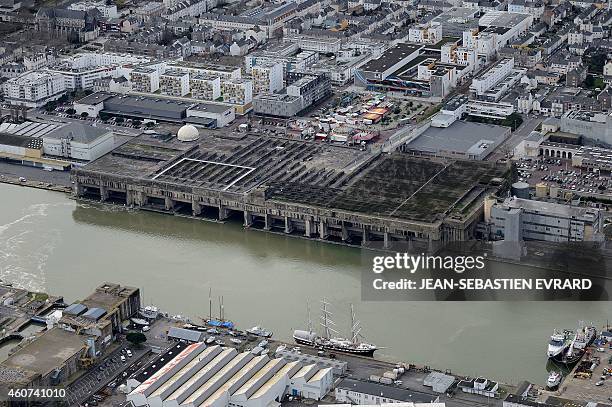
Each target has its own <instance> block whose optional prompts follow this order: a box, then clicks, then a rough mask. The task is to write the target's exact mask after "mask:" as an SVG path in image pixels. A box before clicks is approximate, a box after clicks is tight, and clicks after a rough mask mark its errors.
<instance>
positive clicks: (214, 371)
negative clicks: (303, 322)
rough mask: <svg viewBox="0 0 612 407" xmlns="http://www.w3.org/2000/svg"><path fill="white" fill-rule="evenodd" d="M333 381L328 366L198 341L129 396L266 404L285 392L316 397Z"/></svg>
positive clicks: (155, 401)
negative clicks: (240, 350)
mask: <svg viewBox="0 0 612 407" xmlns="http://www.w3.org/2000/svg"><path fill="white" fill-rule="evenodd" d="M331 386H332V370H331V368H319V367H317V366H316V365H314V364H312V365H303V364H302V363H300V362H298V361H294V362H287V361H285V360H284V359H282V358H277V359H270V358H269V357H268V356H267V355H261V356H255V355H253V354H252V353H251V352H243V353H238V351H236V349H234V348H224V347H221V346H211V347H207V346H206V345H205V344H204V343H201V342H199V343H194V344H191V345H189V346H187V347H186V348H185V349H184V350H183V351H182V352H181V353H180V354H178V355H177V356H176V357H174V358H173V359H172V360H170V361H169V362H168V363H166V364H165V365H164V366H163V367H162V368H161V369H159V370H158V371H157V372H156V373H155V374H153V375H151V376H150V377H149V378H148V379H146V380H145V381H144V382H142V384H140V385H139V386H138V387H136V389H134V390H133V391H132V392H131V393H129V394H128V396H127V399H128V400H129V401H131V402H132V403H133V404H134V405H135V406H145V405H148V406H150V407H161V406H168V407H169V406H179V405H181V406H188V407H196V406H211V407H219V406H223V407H227V406H232V407H266V406H269V405H271V404H274V403H275V402H280V401H281V399H282V398H283V396H284V395H286V394H293V395H296V396H297V395H299V396H301V397H305V398H310V399H316V400H320V399H321V398H322V397H323V396H324V395H325V394H326V393H327V392H328V391H329V390H330V388H331Z"/></svg>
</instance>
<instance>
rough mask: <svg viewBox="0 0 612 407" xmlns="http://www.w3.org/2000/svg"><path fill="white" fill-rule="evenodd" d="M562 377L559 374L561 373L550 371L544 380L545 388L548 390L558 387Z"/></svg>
mask: <svg viewBox="0 0 612 407" xmlns="http://www.w3.org/2000/svg"><path fill="white" fill-rule="evenodd" d="M562 379H563V376H562V375H561V373H559V372H555V371H553V372H550V374H549V375H548V380H546V388H548V389H549V390H554V389H556V388H558V387H559V385H560V384H561V380H562Z"/></svg>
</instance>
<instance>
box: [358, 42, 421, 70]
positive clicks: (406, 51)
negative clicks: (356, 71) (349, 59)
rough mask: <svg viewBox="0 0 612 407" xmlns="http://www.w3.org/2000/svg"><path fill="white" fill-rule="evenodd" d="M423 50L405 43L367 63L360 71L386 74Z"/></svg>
mask: <svg viewBox="0 0 612 407" xmlns="http://www.w3.org/2000/svg"><path fill="white" fill-rule="evenodd" d="M421 48H423V47H422V46H417V45H411V44H404V43H400V44H397V45H396V46H394V47H392V48H389V49H388V50H386V51H385V52H383V54H382V55H381V56H380V57H378V58H376V59H373V60H371V61H370V62H368V63H366V64H365V65H364V66H362V67H361V68H360V69H361V70H362V71H367V72H384V71H386V70H387V69H389V68H390V67H392V66H393V65H395V64H397V63H398V62H400V61H401V60H403V59H404V58H406V57H407V56H409V55H410V54H412V53H413V52H415V51H418V50H419V49H421Z"/></svg>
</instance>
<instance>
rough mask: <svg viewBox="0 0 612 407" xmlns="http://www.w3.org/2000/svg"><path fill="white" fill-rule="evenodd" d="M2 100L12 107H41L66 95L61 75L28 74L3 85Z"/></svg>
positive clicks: (46, 73)
mask: <svg viewBox="0 0 612 407" xmlns="http://www.w3.org/2000/svg"><path fill="white" fill-rule="evenodd" d="M3 90H4V100H5V101H6V102H8V103H10V104H12V105H17V106H27V107H41V106H44V105H45V104H47V103H48V102H51V101H54V100H57V99H59V98H60V97H62V96H63V95H64V94H65V93H66V87H65V85H64V78H63V77H62V75H59V74H56V73H51V72H28V73H25V74H23V75H21V76H18V77H16V78H12V79H9V80H8V81H6V82H5V83H4V85H3Z"/></svg>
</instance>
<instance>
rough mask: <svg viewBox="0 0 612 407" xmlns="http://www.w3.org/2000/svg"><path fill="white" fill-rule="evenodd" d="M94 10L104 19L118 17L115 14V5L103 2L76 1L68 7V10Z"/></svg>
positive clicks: (117, 14)
mask: <svg viewBox="0 0 612 407" xmlns="http://www.w3.org/2000/svg"><path fill="white" fill-rule="evenodd" d="M94 9H96V10H98V11H99V12H100V14H102V16H103V17H104V18H106V19H111V18H117V17H119V13H117V5H116V4H115V3H113V2H107V1H105V0H102V1H90V0H85V1H78V2H76V3H72V4H70V5H69V6H68V10H77V11H89V10H94Z"/></svg>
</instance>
